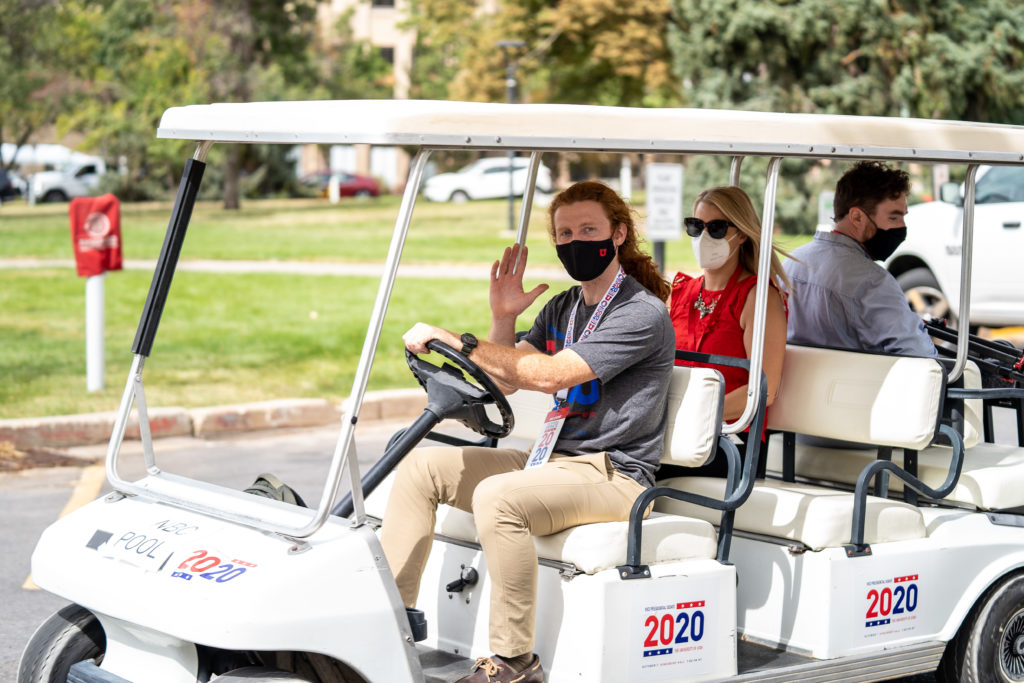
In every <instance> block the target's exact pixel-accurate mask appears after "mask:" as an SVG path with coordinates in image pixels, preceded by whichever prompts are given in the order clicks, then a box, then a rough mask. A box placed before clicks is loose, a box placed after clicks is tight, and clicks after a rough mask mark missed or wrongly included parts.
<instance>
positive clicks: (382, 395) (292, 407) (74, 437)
mask: <svg viewBox="0 0 1024 683" xmlns="http://www.w3.org/2000/svg"><path fill="white" fill-rule="evenodd" d="M426 405H427V395H426V393H424V392H423V390H422V389H390V390H385V391H371V392H367V394H366V395H365V396H364V397H363V406H362V409H361V410H360V414H359V419H360V421H364V420H371V421H372V420H388V419H395V418H403V417H409V418H414V417H417V416H418V415H419V414H420V413H421V412H423V408H424V406H426ZM341 412H342V409H341V406H339V405H335V404H333V403H330V402H329V401H326V400H324V399H310V398H291V399H278V400H273V401H259V402H256V403H239V404H235V405H224V406H209V407H205V408H192V409H187V408H178V407H165V408H150V409H149V428H150V432H151V434H152V435H153V438H154V439H158V438H163V437H169V436H196V437H209V436H216V435H220V434H233V433H239V432H246V431H253V430H262V429H280V428H285V427H315V426H320V425H327V424H331V423H332V422H338V421H339V420H340V418H341ZM116 417H117V414H116V413H113V412H104V413H85V414H81V415H59V416H56V417H36V418H18V419H13V420H0V441H7V442H10V443H13V444H14V447H15V448H18V449H26V448H66V447H69V446H87V445H90V444H97V443H105V442H107V441H109V440H110V434H111V432H113V430H114V422H115V420H116ZM125 438H127V439H139V424H138V420H137V418H136V417H135V415H134V414H133V415H132V417H131V419H130V420H129V422H128V426H127V428H126V430H125Z"/></svg>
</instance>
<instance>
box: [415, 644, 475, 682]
mask: <svg viewBox="0 0 1024 683" xmlns="http://www.w3.org/2000/svg"><path fill="white" fill-rule="evenodd" d="M416 649H417V650H419V653H420V666H421V667H423V679H424V680H425V681H426V683H454V682H455V681H457V680H459V679H460V678H462V677H463V676H465V675H466V674H468V673H470V669H471V668H472V667H473V662H474V661H475V660H473V659H467V658H466V657H462V656H461V655H456V654H452V653H451V652H444V651H442V650H433V649H430V648H427V647H423V646H420V645H417V646H416Z"/></svg>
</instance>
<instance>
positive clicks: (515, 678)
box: [457, 655, 544, 683]
mask: <svg viewBox="0 0 1024 683" xmlns="http://www.w3.org/2000/svg"><path fill="white" fill-rule="evenodd" d="M457 683H544V670H543V669H542V668H541V666H540V657H538V656H537V655H534V656H533V661H532V662H530V664H529V666H527V667H526V668H525V669H523V670H522V671H513V670H512V667H510V666H509V665H508V663H507V662H506V661H505V660H504V659H502V658H501V657H499V656H498V655H494V656H492V657H481V658H480V659H478V660H476V664H474V665H473V673H471V674H469V675H468V676H465V677H464V678H460V679H459V680H458V682H457Z"/></svg>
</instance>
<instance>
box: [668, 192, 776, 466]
mask: <svg viewBox="0 0 1024 683" xmlns="http://www.w3.org/2000/svg"><path fill="white" fill-rule="evenodd" d="M693 207H694V208H693V213H694V215H693V216H691V217H689V218H686V219H684V221H683V224H684V226H685V227H686V233H687V234H688V235H689V236H690V238H691V239H692V245H693V253H694V255H695V256H696V257H697V265H698V266H700V268H701V270H702V271H703V273H702V274H701V275H700V276H698V277H691V276H689V275H686V274H685V273H678V274H677V275H676V277H675V280H674V281H673V283H672V296H671V299H670V300H669V313H670V315H671V317H672V324H673V326H674V327H675V331H676V346H677V347H678V348H679V349H681V350H684V351H697V352H700V353H713V354H716V355H721V356H732V357H735V358H750V349H751V345H752V344H753V337H754V298H755V297H754V285H755V283H756V282H757V275H758V273H757V261H758V252H759V249H760V243H761V239H760V236H761V220H760V219H759V218H758V216H757V212H756V211H755V210H754V205H753V204H752V203H751V201H750V197H748V196H747V194H746V193H745V192H744V191H743V190H741V189H740V188H738V187H735V186H730V187H714V188H711V189H709V190H704V191H703V192H701V193H700V194H699V195H698V196H697V199H696V201H695V202H694V205H693ZM772 250H773V252H774V253H773V254H772V265H771V270H770V272H769V274H768V277H769V278H770V279H771V283H772V287H770V288H769V290H768V308H767V317H766V321H765V335H764V363H763V366H764V374H765V377H767V379H768V405H771V404H772V400H773V399H774V398H775V394H776V392H777V391H778V387H779V380H780V378H781V376H782V358H783V355H784V354H785V351H786V305H785V295H784V294H783V292H785V291H787V290H788V287H789V282H788V280H787V279H786V274H785V271H783V269H782V264H781V262H780V259H779V255H780V254H781V255H782V256H786V253H785V252H784V251H782V250H781V249H778V248H777V247H773V249H772ZM676 364H677V365H689V366H697V365H701V364H700V363H692V362H686V361H679V360H677V361H676ZM717 369H718V370H719V371H720V372H721V373H722V376H723V377H724V379H725V391H726V394H725V407H724V411H723V417H724V418H725V419H726V420H735V419H737V418H738V417H740V415H742V414H743V409H744V407H745V405H746V400H747V382H748V373H747V371H746V370H744V369H742V368H734V367H727V366H717ZM760 436H761V439H762V440H763V439H764V434H763V432H762V434H761V435H760ZM741 438H742V439H744V441H745V440H746V438H747V433H744V434H743V435H741ZM741 452H742V449H741ZM763 452H764V451H763V450H762V453H763ZM764 467H765V458H764V457H762V458H761V460H760V466H759V467H758V473H757V474H758V476H759V477H763V476H764ZM673 469H675V468H673ZM680 469H683V468H680ZM690 473H691V474H701V475H707V476H725V475H726V474H727V472H726V462H725V458H723V457H717V458H715V459H714V460H712V462H711V463H709V464H708V465H705V466H704V467H702V468H700V469H699V470H691V471H690ZM658 474H659V478H662V477H664V476H666V474H669V476H671V475H675V474H683V473H682V472H675V471H673V472H672V473H665V472H659V473H658Z"/></svg>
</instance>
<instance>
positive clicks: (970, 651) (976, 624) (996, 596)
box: [938, 574, 1024, 683]
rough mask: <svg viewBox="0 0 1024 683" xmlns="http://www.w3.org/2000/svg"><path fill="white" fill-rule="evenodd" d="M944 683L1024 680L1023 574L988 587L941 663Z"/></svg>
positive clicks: (947, 648)
mask: <svg viewBox="0 0 1024 683" xmlns="http://www.w3.org/2000/svg"><path fill="white" fill-rule="evenodd" d="M938 674H939V680H941V681H943V682H944V683H995V682H997V681H999V682H1010V681H1024V574H1016V575H1014V576H1011V577H1009V578H1007V579H1005V580H1003V582H1002V583H1000V584H998V585H997V586H996V587H995V588H993V589H992V590H990V591H988V592H987V593H986V595H985V597H984V598H983V602H981V603H979V606H976V607H975V608H974V609H973V610H972V611H971V616H970V617H969V618H968V620H966V621H965V622H964V625H963V626H961V627H960V631H958V632H957V635H956V637H955V638H954V639H953V640H951V641H950V642H949V644H948V645H947V646H946V652H945V653H944V654H943V656H942V662H941V663H940V664H939V671H938Z"/></svg>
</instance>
